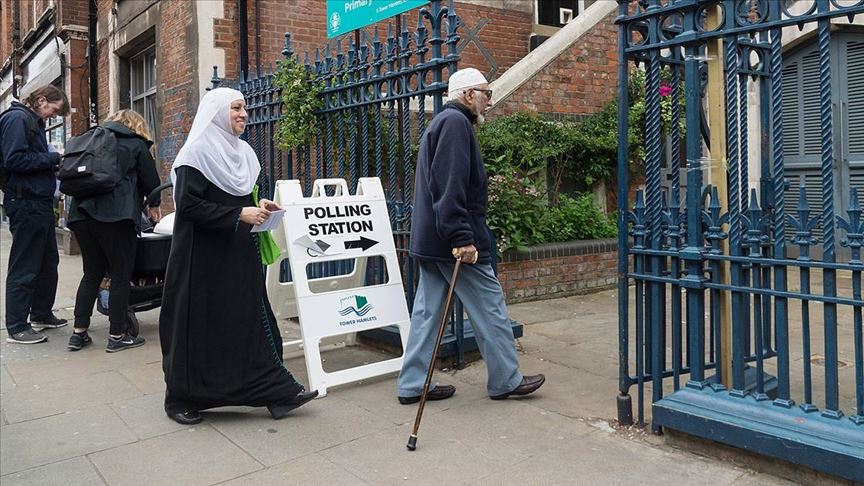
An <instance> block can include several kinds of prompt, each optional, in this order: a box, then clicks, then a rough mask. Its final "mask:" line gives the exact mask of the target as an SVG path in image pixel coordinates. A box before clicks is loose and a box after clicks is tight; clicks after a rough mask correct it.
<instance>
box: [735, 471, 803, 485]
mask: <svg viewBox="0 0 864 486" xmlns="http://www.w3.org/2000/svg"><path fill="white" fill-rule="evenodd" d="M795 484H801V483H794V482H792V481H787V480H785V479H782V478H778V477H774V476H771V475H768V474H760V473H758V472H756V471H752V470H751V471H745V472H744V473H742V474H741V475H740V476H738V477H737V478H735V479H734V480H733V481H732V482H731V483H729V486H733V485H734V486H793V485H795Z"/></svg>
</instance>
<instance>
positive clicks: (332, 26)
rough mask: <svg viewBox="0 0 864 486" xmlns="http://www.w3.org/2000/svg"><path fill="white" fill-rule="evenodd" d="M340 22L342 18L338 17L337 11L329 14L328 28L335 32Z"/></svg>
mask: <svg viewBox="0 0 864 486" xmlns="http://www.w3.org/2000/svg"><path fill="white" fill-rule="evenodd" d="M341 24H342V18H341V17H339V12H333V15H331V16H330V29H331V30H333V31H334V32H336V31H338V30H339V26H340V25H341Z"/></svg>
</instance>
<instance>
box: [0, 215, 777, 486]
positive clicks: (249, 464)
mask: <svg viewBox="0 0 864 486" xmlns="http://www.w3.org/2000/svg"><path fill="white" fill-rule="evenodd" d="M0 239H2V241H0V259H2V264H0V271H2V274H3V280H4V281H5V274H6V269H5V268H6V259H7V256H8V249H9V233H8V230H7V229H6V227H5V226H4V227H3V228H2V230H0ZM80 274H81V269H80V259H79V257H77V256H75V257H69V256H65V255H61V268H60V275H61V284H60V288H59V290H58V297H57V307H58V310H57V314H58V315H60V316H62V317H66V318H71V315H72V309H71V306H72V303H73V300H74V292H75V288H76V286H77V281H78V279H79V278H80ZM0 295H2V294H0ZM615 299H616V297H615V293H614V292H611V291H609V292H602V293H598V294H591V295H585V296H577V297H571V298H565V299H558V300H551V301H543V302H534V303H527V304H520V305H515V306H512V307H511V308H510V311H511V316H512V317H513V318H515V319H517V320H520V321H521V322H523V323H524V324H525V337H524V338H522V339H521V340H520V343H519V344H520V347H521V353H520V359H521V363H522V369H523V371H524V372H526V373H531V374H533V373H538V372H542V373H545V374H546V376H547V382H546V385H545V386H544V387H543V388H542V389H541V390H540V391H539V392H537V393H536V394H535V395H532V396H528V397H524V398H521V399H509V400H504V401H492V400H489V399H488V398H487V397H486V396H485V386H484V385H485V373H486V371H485V367H484V365H483V363H482V362H475V363H472V364H471V365H469V366H468V367H467V368H465V369H463V370H459V371H455V372H454V371H447V372H438V373H437V374H436V381H440V382H442V383H452V384H454V385H456V387H457V393H456V396H455V397H453V398H452V399H449V400H445V401H441V402H430V403H429V404H428V405H427V407H426V412H425V414H424V419H423V424H422V427H421V429H420V437H419V442H418V448H417V451H415V452H408V451H407V450H406V449H405V443H406V441H407V439H408V435H409V432H410V429H411V424H412V422H413V419H414V414H415V413H416V406H403V405H399V404H398V402H397V401H396V399H395V377H394V376H387V377H382V378H378V379H374V380H370V381H368V382H364V383H360V384H355V385H350V386H345V387H341V388H334V389H331V390H330V391H329V393H328V395H327V396H326V397H324V398H321V399H319V400H316V401H314V402H312V403H310V404H308V405H307V406H305V407H303V408H301V409H298V410H296V411H294V412H292V413H291V415H290V416H289V417H288V418H286V419H283V420H280V421H274V420H272V419H271V418H270V417H269V415H268V414H267V412H266V410H264V409H247V408H242V407H235V408H226V409H220V410H218V411H212V412H206V413H205V414H204V416H205V421H204V422H203V423H202V424H200V425H197V426H194V427H183V426H180V425H178V424H176V423H174V422H173V421H171V420H170V419H168V418H167V417H166V416H165V414H164V412H163V410H162V393H163V391H164V384H163V381H162V371H161V365H160V352H159V345H158V329H157V318H158V310H155V311H150V312H147V313H142V314H139V320H140V321H141V332H142V335H143V336H144V337H145V338H146V339H147V344H145V345H144V346H143V347H141V348H137V349H131V350H127V351H123V352H121V353H117V354H108V353H105V351H104V346H105V340H106V338H107V333H108V323H107V318H105V317H103V316H101V315H100V316H96V317H95V318H94V324H93V326H92V330H91V335H92V336H93V338H94V345H93V346H90V347H89V348H85V349H84V350H82V351H80V352H76V353H71V352H68V351H66V342H67V339H68V334H69V333H70V332H71V327H66V328H62V329H58V330H50V331H46V332H47V334H48V335H49V339H50V340H49V342H48V343H47V344H39V345H32V346H22V345H14V344H8V343H6V342H5V337H6V333H5V330H4V331H2V332H0V340H2V342H0V420H2V424H0V483H2V485H4V486H5V485H25V484H63V485H76V484H82V485H94V484H96V485H98V484H108V485H124V484H135V485H143V484H154V485H169V484H170V485H186V484H190V485H211V484H231V485H241V484H254V485H269V484H274V485H276V484H280V485H283V484H340V485H353V484H374V485H378V484H586V485H587V484H592V485H593V484H634V483H639V484H676V485H678V484H719V485H726V484H751V483H752V484H757V483H758V484H761V485H766V484H767V485H772V484H790V483H788V482H787V481H785V480H783V479H780V478H777V477H775V476H771V475H768V474H760V473H756V472H754V471H752V470H749V469H746V468H743V467H739V466H736V465H734V464H731V463H730V462H729V461H725V460H716V459H711V458H707V457H702V456H698V455H695V454H691V453H689V452H686V451H682V450H680V449H673V448H671V447H669V446H667V445H665V444H664V441H663V440H662V438H658V437H655V436H651V435H647V434H645V433H644V432H642V431H641V430H639V429H636V428H616V427H615V426H614V420H613V419H614V417H615V414H616V411H615V394H616V388H617V385H616V383H617V316H616V313H615V310H616V305H615V301H616V300H615ZM0 312H2V309H0ZM280 326H281V327H282V329H283V334H284V335H285V336H286V337H290V336H294V335H296V333H297V326H296V323H292V322H290V321H286V322H284V323H281V324H280ZM385 356H386V355H384V354H382V352H380V351H376V350H370V349H368V348H364V347H360V346H351V347H345V348H341V349H337V350H334V351H330V352H327V353H325V355H324V357H325V359H326V360H327V363H326V364H325V366H326V368H328V369H339V368H340V367H344V366H346V365H349V364H354V363H361V362H369V361H375V360H380V359H383V358H384V357H385ZM286 364H287V366H288V368H289V369H291V370H292V371H293V372H295V373H296V374H297V375H299V377H300V378H301V379H303V380H304V381H305V369H304V363H303V360H302V358H294V359H290V360H288V361H287V362H286Z"/></svg>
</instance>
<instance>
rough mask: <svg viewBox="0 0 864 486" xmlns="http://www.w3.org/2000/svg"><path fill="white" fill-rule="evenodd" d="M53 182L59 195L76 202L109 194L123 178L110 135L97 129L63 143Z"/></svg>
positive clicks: (109, 132)
mask: <svg viewBox="0 0 864 486" xmlns="http://www.w3.org/2000/svg"><path fill="white" fill-rule="evenodd" d="M57 178H58V179H60V192H62V193H63V194H66V195H68V196H72V197H75V198H79V199H80V198H87V197H90V196H95V195H98V194H105V193H108V192H111V191H113V190H114V186H116V185H117V183H118V182H119V181H120V179H122V178H123V171H122V170H121V169H120V167H119V165H118V163H117V138H116V137H115V136H114V132H112V131H111V130H108V129H107V128H102V127H98V126H97V127H93V128H91V129H90V130H87V131H86V132H84V133H83V134H81V135H78V136H77V137H72V138H70V139H69V140H67V141H66V151H65V154H64V155H63V161H62V162H61V164H60V172H59V173H58V174H57Z"/></svg>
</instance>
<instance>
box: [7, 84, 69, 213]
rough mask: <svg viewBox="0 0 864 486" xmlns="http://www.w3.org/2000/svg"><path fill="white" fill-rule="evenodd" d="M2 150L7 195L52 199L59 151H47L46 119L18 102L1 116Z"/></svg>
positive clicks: (14, 102)
mask: <svg viewBox="0 0 864 486" xmlns="http://www.w3.org/2000/svg"><path fill="white" fill-rule="evenodd" d="M0 151H2V156H3V160H2V165H3V167H4V169H5V173H6V183H5V185H4V187H3V193H4V194H6V197H20V198H24V199H52V198H53V197H54V191H55V189H56V187H57V178H56V177H55V172H54V170H55V169H56V168H57V166H58V165H59V164H60V154H58V153H56V152H49V151H48V141H47V139H46V137H45V122H44V121H43V120H42V119H41V118H39V115H37V114H36V113H35V112H34V111H33V110H31V109H30V108H27V107H26V106H24V105H22V104H21V103H18V102H17V101H13V102H12V106H11V107H10V108H9V109H8V110H6V111H5V112H3V115H2V116H0Z"/></svg>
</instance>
